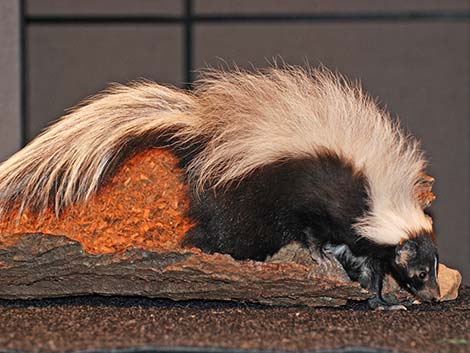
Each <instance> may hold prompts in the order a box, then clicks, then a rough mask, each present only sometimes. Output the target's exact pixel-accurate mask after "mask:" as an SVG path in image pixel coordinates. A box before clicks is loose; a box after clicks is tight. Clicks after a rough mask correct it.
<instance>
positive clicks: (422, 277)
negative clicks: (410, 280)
mask: <svg viewBox="0 0 470 353" xmlns="http://www.w3.org/2000/svg"><path fill="white" fill-rule="evenodd" d="M427 275H428V274H427V273H426V272H424V271H423V272H420V273H419V275H418V276H419V278H421V279H425V278H426V276H427Z"/></svg>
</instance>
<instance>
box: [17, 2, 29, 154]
mask: <svg viewBox="0 0 470 353" xmlns="http://www.w3.org/2000/svg"><path fill="white" fill-rule="evenodd" d="M19 7H20V9H19V15H20V20H19V23H20V31H19V32H20V38H19V41H20V42H19V46H20V77H19V79H20V90H21V91H20V145H21V147H24V145H26V142H27V134H26V130H27V128H26V124H27V118H26V115H27V97H28V94H27V89H28V82H27V79H28V77H27V76H28V68H27V61H28V60H27V52H26V14H25V0H19Z"/></svg>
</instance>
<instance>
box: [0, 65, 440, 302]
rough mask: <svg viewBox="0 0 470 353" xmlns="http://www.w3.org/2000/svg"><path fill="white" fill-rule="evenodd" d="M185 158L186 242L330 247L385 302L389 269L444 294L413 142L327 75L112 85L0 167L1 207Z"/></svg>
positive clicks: (230, 248)
mask: <svg viewBox="0 0 470 353" xmlns="http://www.w3.org/2000/svg"><path fill="white" fill-rule="evenodd" d="M162 144H166V146H169V147H170V148H172V149H173V150H174V151H175V152H176V153H177V154H178V155H179V156H180V157H181V166H182V167H183V168H184V169H185V171H186V176H187V182H188V184H189V186H190V189H191V206H190V216H191V217H193V218H194V219H195V220H196V221H197V225H196V226H195V227H194V228H193V229H192V230H190V231H189V233H188V234H187V236H186V239H185V244H186V245H191V246H197V247H200V248H201V249H202V250H204V251H207V252H221V253H227V254H231V255H232V256H233V257H235V258H237V259H255V260H264V259H265V258H266V256H268V255H272V254H273V253H274V252H276V251H277V250H279V249H280V248H281V247H282V246H283V245H286V244H287V243H289V242H291V241H294V240H295V241H300V242H301V243H303V244H304V245H305V246H309V247H312V246H313V247H316V248H318V249H329V250H328V251H330V252H331V253H333V254H334V255H335V256H336V258H337V259H338V260H339V261H340V262H341V263H342V264H343V266H344V267H345V269H346V270H347V272H348V274H349V275H350V276H351V278H353V279H355V280H358V281H360V282H361V284H362V285H363V286H365V287H367V288H370V289H372V290H374V291H375V292H376V293H377V297H376V298H375V301H374V305H379V306H387V305H388V304H387V303H386V302H385V301H384V300H383V298H382V296H381V287H382V280H383V277H384V274H385V273H388V272H390V273H392V274H393V275H394V277H395V278H396V279H397V280H399V282H400V283H401V284H402V285H403V286H404V287H405V288H408V289H409V290H410V291H412V292H413V293H415V294H416V295H417V296H419V297H421V298H422V299H425V300H432V299H437V298H438V296H439V289H438V285H437V263H438V258H437V250H436V247H435V245H434V243H433V228H432V223H431V220H430V218H429V217H427V216H426V215H425V213H424V212H423V210H422V209H421V207H420V205H419V203H418V201H417V200H416V198H415V197H414V191H415V187H416V185H417V183H418V182H419V180H420V177H421V174H422V172H423V170H424V168H425V165H426V161H425V159H424V157H423V155H422V152H421V151H420V148H419V144H418V143H417V142H416V140H415V139H413V138H411V137H409V136H407V135H405V134H404V133H403V131H402V130H401V128H400V127H399V124H398V123H397V122H396V121H393V120H392V119H391V118H390V117H389V115H388V114H387V113H386V112H384V111H382V110H380V109H379V108H378V107H377V105H376V104H375V103H374V102H373V100H372V99H370V98H369V97H368V96H367V95H366V94H364V93H363V92H362V90H361V88H360V87H358V86H356V85H352V84H350V83H348V82H346V81H345V80H344V79H343V78H342V77H340V76H338V75H333V74H331V73H330V72H328V71H326V70H316V71H315V70H305V69H300V68H293V67H287V68H282V69H278V68H274V69H268V70H265V71H259V72H255V73H249V72H242V71H233V72H221V71H208V72H206V73H205V75H203V78H202V79H201V80H200V81H198V82H197V83H196V88H195V90H194V91H192V92H184V91H179V90H177V89H171V88H167V87H163V86H160V85H157V84H155V83H152V82H138V83H134V84H131V85H129V86H122V85H117V86H113V87H112V88H111V89H110V90H108V91H107V92H104V93H103V94H101V95H98V96H96V97H94V98H92V99H90V100H89V101H87V102H86V103H85V104H84V105H82V106H80V107H77V108H76V109H75V110H73V111H72V112H71V113H69V114H68V115H66V116H65V117H64V118H62V119H61V120H59V121H58V122H57V123H56V124H55V125H53V126H52V127H50V128H49V129H48V130H46V131H45V132H44V133H43V134H42V135H40V136H39V137H38V138H36V139H35V140H34V141H33V142H32V143H30V144H29V145H28V146H27V147H25V148H24V149H23V150H21V151H20V152H18V153H17V154H16V155H14V156H13V157H11V158H10V159H9V160H7V161H6V162H4V163H3V164H2V165H1V166H0V193H1V194H0V195H1V198H0V211H6V210H8V209H9V208H10V207H12V205H13V204H16V205H18V204H19V206H20V212H22V210H24V209H25V208H28V207H29V208H34V209H37V210H39V211H41V210H44V209H45V208H47V207H49V206H51V207H53V208H54V209H55V211H56V212H57V214H59V213H60V211H61V210H62V209H63V208H64V207H67V206H68V205H70V204H72V203H76V202H80V201H84V200H86V199H87V198H89V197H90V196H91V195H92V194H93V193H94V192H96V191H97V190H98V188H99V186H100V184H101V183H102V182H103V181H104V180H106V177H107V176H108V175H110V173H112V171H113V170H114V169H115V168H116V166H117V165H119V163H120V162H122V160H123V159H124V158H126V157H128V156H129V155H130V154H132V153H134V152H135V151H136V150H138V149H139V148H143V147H148V146H161V145H162Z"/></svg>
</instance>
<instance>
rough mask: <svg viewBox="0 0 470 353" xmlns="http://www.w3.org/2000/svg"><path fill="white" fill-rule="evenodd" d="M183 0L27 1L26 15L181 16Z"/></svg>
mask: <svg viewBox="0 0 470 353" xmlns="http://www.w3.org/2000/svg"><path fill="white" fill-rule="evenodd" d="M182 3H183V0H79V1H77V0H26V14H27V15H35V16H54V15H55V16H57V15H72V16H73V15H75V16H77V15H94V16H97V15H121V16H134V15H180V14H181V11H182V8H183V6H182Z"/></svg>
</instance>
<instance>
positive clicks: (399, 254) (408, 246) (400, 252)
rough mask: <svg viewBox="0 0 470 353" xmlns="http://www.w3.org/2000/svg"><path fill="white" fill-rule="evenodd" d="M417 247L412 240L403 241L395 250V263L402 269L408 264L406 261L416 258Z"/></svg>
mask: <svg viewBox="0 0 470 353" xmlns="http://www.w3.org/2000/svg"><path fill="white" fill-rule="evenodd" d="M416 252H417V245H416V243H415V242H414V241H413V240H405V241H404V242H403V243H401V244H399V245H398V246H397V247H396V249H395V263H396V264H397V265H400V266H402V267H404V266H406V265H407V264H408V261H409V260H410V259H411V258H413V257H415V256H416Z"/></svg>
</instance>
